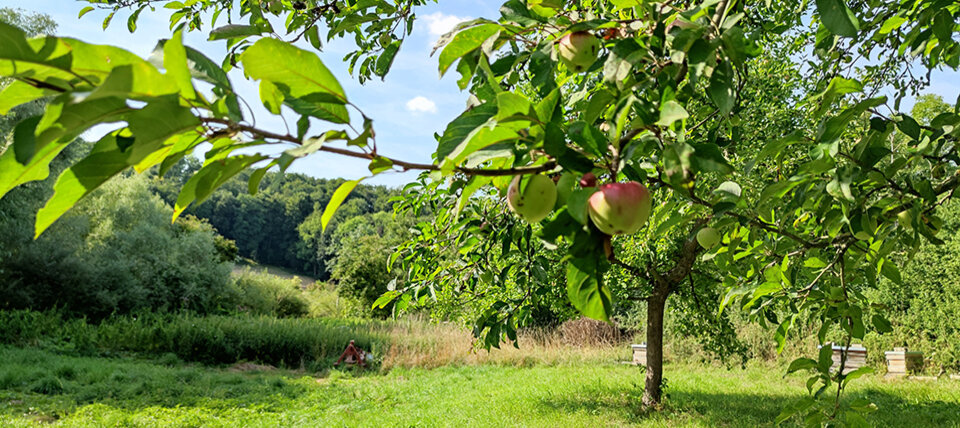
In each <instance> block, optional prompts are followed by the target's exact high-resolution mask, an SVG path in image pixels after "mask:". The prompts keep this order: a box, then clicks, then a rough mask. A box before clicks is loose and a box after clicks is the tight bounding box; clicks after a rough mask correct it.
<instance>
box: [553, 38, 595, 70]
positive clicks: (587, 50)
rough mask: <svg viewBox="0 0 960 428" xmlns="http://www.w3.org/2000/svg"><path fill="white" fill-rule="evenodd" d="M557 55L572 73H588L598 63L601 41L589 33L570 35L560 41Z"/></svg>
mask: <svg viewBox="0 0 960 428" xmlns="http://www.w3.org/2000/svg"><path fill="white" fill-rule="evenodd" d="M557 53H558V54H559V56H560V61H561V62H563V64H564V65H566V66H567V68H569V69H570V70H571V71H573V72H575V73H580V72H583V71H586V70H587V69H588V68H590V66H591V65H593V63H594V62H596V61H597V54H599V53H600V40H599V39H597V38H596V36H594V35H593V34H591V33H590V32H589V31H577V32H575V33H569V34H567V35H566V36H563V38H561V39H560V43H558V44H557Z"/></svg>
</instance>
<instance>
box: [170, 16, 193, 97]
mask: <svg viewBox="0 0 960 428" xmlns="http://www.w3.org/2000/svg"><path fill="white" fill-rule="evenodd" d="M163 68H164V70H166V73H167V77H169V78H170V79H172V80H173V81H174V82H176V84H177V86H178V87H179V88H180V95H183V97H184V98H186V99H188V100H192V99H194V98H196V97H197V94H196V92H195V91H194V89H193V82H192V80H191V76H190V67H189V66H188V65H187V50H186V48H184V47H183V31H181V30H178V31H177V32H175V33H173V37H172V38H171V39H170V40H168V41H167V42H166V43H164V45H163Z"/></svg>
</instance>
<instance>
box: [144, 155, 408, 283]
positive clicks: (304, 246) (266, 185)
mask: <svg viewBox="0 0 960 428" xmlns="http://www.w3.org/2000/svg"><path fill="white" fill-rule="evenodd" d="M200 166H201V165H200V162H199V161H197V159H196V158H193V157H189V158H185V159H184V160H183V161H181V162H180V163H179V164H178V165H176V166H175V167H174V168H172V169H171V170H170V171H168V172H167V173H166V175H164V177H162V178H158V179H157V180H155V181H154V189H155V191H156V192H157V193H158V194H160V195H161V196H162V197H163V199H164V200H165V201H167V202H168V203H169V204H171V205H173V204H175V203H176V199H177V193H178V192H179V189H180V187H181V186H183V184H184V183H185V182H186V181H187V179H188V178H189V177H190V175H192V174H193V173H195V172H196V171H197V170H198V169H199V168H200ZM249 178H250V173H249V172H245V173H241V174H239V175H238V176H237V177H235V178H233V179H231V180H229V181H227V182H226V183H224V185H223V186H222V187H220V188H219V189H218V190H217V191H215V192H213V194H211V195H210V200H209V201H207V202H206V203H204V204H200V205H195V206H191V207H190V208H188V209H187V210H186V211H185V213H186V214H192V215H195V216H197V217H199V218H202V219H205V220H206V221H208V222H210V224H211V225H212V226H213V227H214V228H215V229H216V230H217V232H219V233H220V234H221V235H223V236H224V237H226V238H227V239H231V240H234V241H236V243H237V247H238V249H239V252H240V255H241V256H242V257H246V258H250V259H253V260H256V261H257V262H258V263H261V264H267V265H274V266H281V267H284V268H287V269H290V270H293V271H295V272H300V273H305V274H308V275H310V276H312V277H315V278H317V279H320V280H326V279H328V278H329V277H330V274H331V271H332V269H333V263H334V259H335V258H336V255H337V253H338V251H339V249H340V245H339V242H338V241H337V240H331V238H330V235H329V234H331V233H334V231H335V230H336V229H337V227H338V225H339V224H340V223H341V222H342V221H343V219H349V218H352V217H355V216H359V215H364V214H370V213H377V212H388V211H391V210H392V207H391V205H392V204H391V203H390V202H389V200H390V198H391V197H392V196H393V194H392V192H391V191H390V190H389V189H387V188H385V187H383V186H366V185H361V186H358V187H357V189H356V190H355V192H353V193H351V195H350V196H349V197H348V199H347V200H346V201H345V202H344V205H343V206H342V207H341V210H340V212H338V214H337V215H336V216H335V217H334V219H333V220H332V221H331V223H330V224H329V225H328V230H327V233H326V234H324V233H323V230H322V227H321V224H320V216H321V215H322V213H323V207H324V206H326V204H327V203H328V202H329V201H330V198H331V196H332V195H333V192H334V191H335V190H336V188H337V187H338V186H340V184H342V183H343V182H344V180H325V179H317V178H312V177H308V176H306V175H303V174H276V173H268V174H266V175H265V176H264V177H263V182H262V184H261V186H262V187H263V189H262V190H260V191H258V192H257V193H256V194H253V195H251V194H249V192H248V187H247V181H248V180H249Z"/></svg>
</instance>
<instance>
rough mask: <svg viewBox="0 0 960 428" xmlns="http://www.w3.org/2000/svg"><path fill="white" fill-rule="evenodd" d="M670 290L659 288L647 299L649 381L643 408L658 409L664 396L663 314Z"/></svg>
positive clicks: (645, 389)
mask: <svg viewBox="0 0 960 428" xmlns="http://www.w3.org/2000/svg"><path fill="white" fill-rule="evenodd" d="M668 295H669V289H667V288H666V287H657V289H656V290H655V291H654V293H653V295H652V296H650V297H649V298H648V299H647V381H646V386H645V388H644V390H643V407H647V408H649V407H657V406H659V405H660V400H661V398H662V395H663V390H662V388H661V384H662V383H663V312H664V310H665V309H666V306H667V296H668Z"/></svg>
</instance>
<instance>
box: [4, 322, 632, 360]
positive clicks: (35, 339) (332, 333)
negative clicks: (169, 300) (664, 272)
mask: <svg viewBox="0 0 960 428" xmlns="http://www.w3.org/2000/svg"><path fill="white" fill-rule="evenodd" d="M0 326H4V328H2V329H0V343H5V344H12V345H17V346H28V347H40V348H44V349H51V350H55V351H57V352H60V353H66V354H71V355H85V356H95V355H114V354H118V353H122V354H142V355H147V356H160V355H164V354H174V355H176V356H177V358H179V359H182V360H184V361H195V362H200V363H204V364H233V363H236V362H239V361H252V362H257V363H262V364H271V365H275V366H281V367H287V368H303V369H306V370H311V371H316V370H322V369H325V368H328V367H330V366H331V365H332V363H333V362H334V361H335V360H336V359H337V358H338V357H339V356H340V353H341V352H342V351H343V349H344V348H345V347H346V345H347V343H349V341H351V340H354V341H355V343H356V345H357V346H359V347H361V348H362V349H364V350H368V351H372V353H373V354H374V355H375V357H376V362H375V363H378V364H379V365H380V367H381V369H383V370H390V369H392V368H397V367H404V368H412V367H422V368H436V367H442V366H451V365H452V366H461V365H475V364H495V365H504V366H532V365H558V364H567V363H577V362H583V361H617V360H628V359H629V348H627V347H626V346H623V345H622V344H620V343H613V342H609V343H603V344H597V343H588V344H584V343H577V342H576V340H577V339H576V338H571V337H570V336H569V334H568V335H567V336H565V335H564V333H563V330H545V329H533V330H521V331H520V334H519V337H518V341H517V345H518V347H514V346H513V344H503V345H502V346H501V348H500V349H491V350H489V351H487V350H482V349H477V348H476V347H475V346H474V343H475V342H474V338H473V336H472V335H471V334H470V332H469V331H467V330H465V329H464V328H462V327H460V326H457V325H454V324H447V323H431V322H428V321H426V320H424V319H421V318H408V319H403V320H396V321H374V320H355V321H348V320H337V319H320V318H299V319H290V318H274V317H269V316H196V315H189V314H154V313H145V314H140V315H137V316H122V317H115V318H110V319H107V320H104V321H102V322H100V323H98V324H93V323H89V322H87V321H86V320H83V319H66V318H64V317H63V316H62V315H61V314H59V313H57V312H54V311H48V312H31V311H0Z"/></svg>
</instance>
